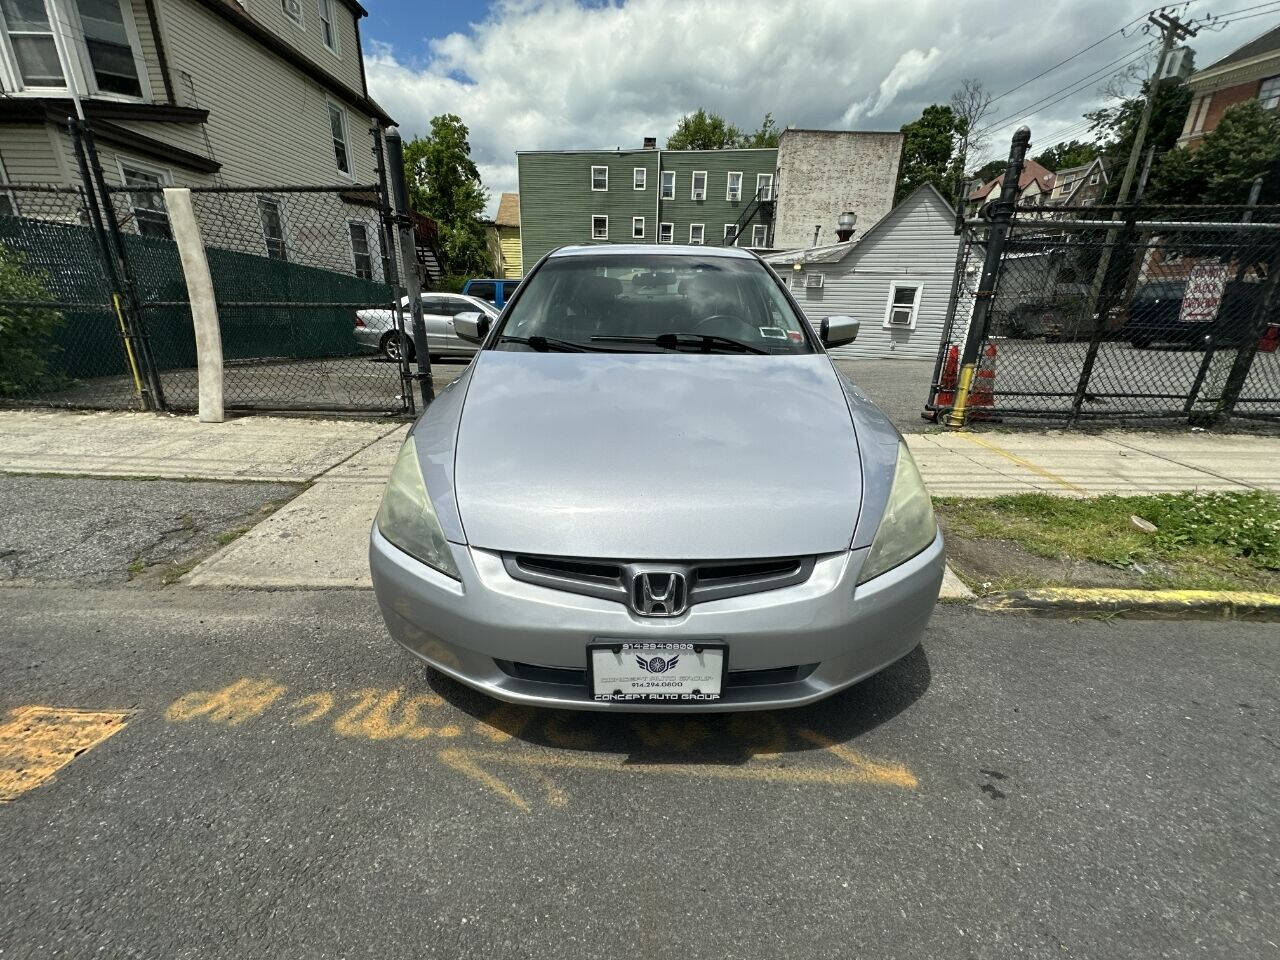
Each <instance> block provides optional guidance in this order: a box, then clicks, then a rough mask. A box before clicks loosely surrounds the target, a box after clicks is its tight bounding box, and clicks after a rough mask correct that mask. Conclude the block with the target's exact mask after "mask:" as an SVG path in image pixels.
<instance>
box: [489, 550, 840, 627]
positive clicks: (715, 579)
mask: <svg viewBox="0 0 1280 960" xmlns="http://www.w3.org/2000/svg"><path fill="white" fill-rule="evenodd" d="M814 559H815V558H813V557H768V558H765V559H752V560H702V561H694V562H689V561H671V562H656V561H643V562H640V561H625V560H595V559H589V558H582V557H548V556H540V555H537V554H528V553H507V554H503V555H502V562H503V565H504V566H505V567H506V570H507V573H508V574H510V575H511V577H512V578H513V579H515V580H521V581H524V582H525V583H536V584H538V585H539V586H543V587H550V588H551V589H553V590H563V591H565V592H566V593H578V594H583V595H585V596H589V597H600V598H602V599H604V600H615V601H617V602H618V603H625V604H627V605H628V606H629V607H630V608H631V610H633V611H634V612H636V613H639V614H641V615H646V616H672V615H677V614H679V613H683V612H684V610H685V609H687V607H691V606H693V605H694V604H697V603H706V602H707V601H709V600H722V599H724V598H726V597H741V596H746V595H747V594H752V593H763V592H764V591H766V590H777V589H779V588H781V587H789V586H792V585H794V584H797V583H803V582H804V581H806V580H808V579H809V575H810V574H811V573H813V565H814ZM673 575H674V576H675V577H677V578H683V580H682V581H681V585H682V588H681V589H678V590H676V591H675V595H676V596H677V597H678V599H679V601H680V602H679V603H678V604H677V606H678V609H676V610H674V611H673V610H672V609H671V608H670V605H669V604H668V605H667V606H665V607H663V608H662V609H661V611H660V612H659V611H658V610H657V609H653V608H652V606H653V605H652V604H650V609H646V608H645V606H644V594H645V590H644V582H643V580H644V578H649V585H650V586H651V587H652V586H656V588H657V589H658V590H659V591H665V590H666V588H667V585H668V578H670V577H671V576H673ZM655 578H656V579H655Z"/></svg>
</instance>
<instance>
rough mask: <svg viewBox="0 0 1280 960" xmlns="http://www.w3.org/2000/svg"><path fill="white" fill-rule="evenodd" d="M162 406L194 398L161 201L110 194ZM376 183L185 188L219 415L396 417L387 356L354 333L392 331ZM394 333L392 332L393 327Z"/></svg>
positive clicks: (178, 271) (395, 366)
mask: <svg viewBox="0 0 1280 960" xmlns="http://www.w3.org/2000/svg"><path fill="white" fill-rule="evenodd" d="M107 192H108V195H109V196H110V199H111V206H112V211H113V214H114V216H115V217H116V222H117V224H118V225H119V228H120V231H121V233H122V235H123V240H124V245H125V246H126V248H127V249H128V251H129V262H130V266H131V269H132V271H133V275H134V280H135V284H136V289H137V293H138V299H139V303H140V312H141V315H142V322H143V326H144V327H145V328H146V330H147V333H148V336H149V338H150V342H151V349H152V352H153V354H154V356H155V358H156V363H157V365H158V367H159V369H160V378H161V381H162V383H163V385H164V394H165V397H166V401H167V403H168V405H169V406H170V408H171V409H178V410H187V409H194V408H195V406H196V404H197V400H198V389H197V380H196V371H195V340H194V334H193V329H192V321H191V308H190V304H189V303H188V301H187V292H186V285H185V280H184V278H183V274H182V267H181V263H180V261H179V256H178V251H177V246H176V244H175V243H174V242H173V240H172V234H171V232H170V226H169V222H168V215H167V212H166V210H165V206H164V201H163V195H162V194H161V192H160V191H159V190H156V189H154V188H152V189H146V188H137V187H124V188H116V187H112V188H108V191H107ZM379 196H380V194H379V191H378V188H377V187H376V186H353V187H332V186H323V187H321V186H292V187H289V186H285V187H281V186H272V187H196V188H192V191H191V198H192V208H193V210H194V212H195V215H196V221H197V225H198V227H199V230H200V234H201V238H202V240H203V242H204V246H205V254H206V257H207V259H208V262H209V272H210V275H211V277H212V280H213V288H214V292H215V296H216V298H217V305H218V317H219V325H220V328H221V334H222V352H223V360H224V366H223V396H224V400H225V404H226V407H227V409H230V410H235V409H241V410H334V411H367V412H381V413H400V412H403V410H404V408H405V403H404V398H403V394H404V386H403V384H404V382H405V381H404V376H403V374H404V370H403V369H402V361H401V360H400V359H399V357H395V358H392V357H391V356H389V355H388V354H389V353H390V351H385V350H383V349H382V344H381V342H380V341H379V339H377V338H370V337H369V336H368V335H367V329H368V328H365V329H364V330H362V329H361V328H360V326H358V324H357V320H358V316H357V315H358V314H361V315H367V312H368V311H373V313H374V315H376V316H377V317H378V318H379V319H381V320H383V321H385V322H386V323H387V325H388V326H389V327H391V328H394V326H395V323H396V318H395V314H394V313H393V310H392V307H393V303H394V293H393V290H394V288H393V286H392V284H391V282H390V278H389V276H388V273H389V271H388V258H389V257H391V256H394V255H395V254H394V251H393V250H392V249H391V248H390V247H389V246H388V245H387V244H386V243H385V242H384V237H385V231H384V229H383V221H382V209H381V206H380V203H379ZM401 322H402V321H401Z"/></svg>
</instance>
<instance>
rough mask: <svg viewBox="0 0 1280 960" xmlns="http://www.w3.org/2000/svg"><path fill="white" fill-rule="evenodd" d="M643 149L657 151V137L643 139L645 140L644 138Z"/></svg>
mask: <svg viewBox="0 0 1280 960" xmlns="http://www.w3.org/2000/svg"><path fill="white" fill-rule="evenodd" d="M644 148H645V149H646V150H657V149H658V138H657V137H645V138H644Z"/></svg>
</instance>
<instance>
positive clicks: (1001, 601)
mask: <svg viewBox="0 0 1280 960" xmlns="http://www.w3.org/2000/svg"><path fill="white" fill-rule="evenodd" d="M974 607H975V609H978V610H986V611H991V612H1015V613H1037V614H1044V615H1047V616H1054V615H1062V614H1072V613H1109V614H1114V615H1119V616H1125V615H1132V616H1137V617H1151V618H1156V619H1161V618H1163V619H1179V618H1194V619H1213V620H1280V594H1274V593H1261V592H1256V591H1248V590H1120V589H1111V588H1106V587H1103V588H1081V587H1043V588H1040V589H1035V590H1010V591H1008V592H1006V593H995V594H991V595H990V596H986V597H983V598H982V599H981V600H979V601H978V602H977V603H976V604H974Z"/></svg>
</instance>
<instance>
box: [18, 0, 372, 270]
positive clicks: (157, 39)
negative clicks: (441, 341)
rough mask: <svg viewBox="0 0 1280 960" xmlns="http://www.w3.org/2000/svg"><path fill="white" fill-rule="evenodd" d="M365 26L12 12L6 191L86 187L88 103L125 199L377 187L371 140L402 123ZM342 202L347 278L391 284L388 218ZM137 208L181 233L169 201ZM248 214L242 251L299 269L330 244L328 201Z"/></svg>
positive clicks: (218, 5) (186, 7) (107, 167)
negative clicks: (83, 134) (377, 84)
mask: <svg viewBox="0 0 1280 960" xmlns="http://www.w3.org/2000/svg"><path fill="white" fill-rule="evenodd" d="M366 15H367V11H366V10H365V9H364V7H362V6H361V5H360V4H359V3H358V2H356V0H240V2H237V0H24V2H22V3H18V2H12V0H11V2H3V3H0V87H3V91H2V94H0V178H5V179H7V180H9V181H12V182H21V183H55V184H78V183H79V173H78V169H77V162H76V156H75V152H74V148H73V145H72V140H71V137H70V135H69V133H68V131H67V126H66V120H67V118H68V117H70V116H72V115H74V105H73V102H72V99H71V96H72V94H73V93H76V94H79V96H80V98H81V100H82V103H83V109H84V113H85V116H86V118H87V119H88V120H89V122H90V123H91V125H92V128H93V131H94V136H95V139H96V142H97V145H98V150H99V155H100V157H101V160H102V167H103V172H104V176H105V178H106V180H107V182H108V184H109V185H112V186H120V185H129V186H138V187H149V186H153V185H154V186H168V185H176V186H213V185H224V186H258V185H290V184H294V185H302V184H332V185H341V184H347V183H349V184H352V185H353V186H354V185H357V184H370V183H375V182H376V181H377V172H376V169H375V164H374V159H373V155H372V152H371V147H372V145H373V139H372V136H373V135H372V134H371V133H370V130H371V128H373V127H377V128H380V129H381V128H385V127H387V126H389V125H390V124H391V123H392V120H391V118H390V117H389V116H387V114H386V113H385V112H384V111H383V110H382V109H381V108H380V107H379V106H378V105H377V104H376V103H374V102H373V101H372V100H371V99H370V98H369V93H368V88H367V86H366V84H365V77H364V60H363V56H362V54H361V45H360V20H361V18H363V17H364V16H366ZM379 135H380V134H379ZM332 196H333V209H332V210H331V211H329V214H328V215H326V217H325V218H324V219H326V221H327V220H328V216H329V215H331V222H325V223H324V224H323V229H325V230H332V231H336V232H337V233H339V234H341V237H340V238H335V241H334V245H333V246H334V251H335V253H334V256H335V258H337V260H338V261H342V262H336V263H335V266H336V267H341V266H344V264H345V268H346V270H347V271H348V272H350V271H352V270H353V269H354V270H355V272H356V273H358V274H360V275H371V274H374V273H380V271H381V264H380V262H379V261H380V257H379V256H378V251H377V247H378V236H379V222H378V216H377V212H376V210H375V209H372V208H370V206H369V205H368V204H367V203H365V204H362V203H360V202H358V200H359V196H358V195H352V197H348V198H346V199H344V200H341V201H340V200H338V199H337V195H336V194H334V195H332ZM352 199H354V200H355V201H357V202H349V201H351V200H352ZM127 202H129V203H131V204H132V205H133V206H134V211H133V212H134V214H135V216H134V217H133V218H132V223H133V224H134V225H135V226H136V228H137V229H138V230H139V232H143V233H146V232H157V233H165V232H167V229H168V224H167V219H166V218H165V215H164V211H163V205H162V204H161V202H160V199H159V195H158V194H156V195H150V194H132V195H129V196H128V197H127ZM291 204H295V205H297V206H298V207H299V209H298V210H296V211H295V215H293V216H291V211H290V205H291ZM242 206H244V207H245V213H244V218H243V219H244V220H245V224H244V231H245V232H246V233H247V236H245V237H236V238H235V239H234V241H232V242H229V243H228V245H230V246H236V247H244V248H246V249H251V250H256V251H257V252H262V253H265V254H266V255H268V256H279V257H282V258H286V259H288V258H289V250H290V247H291V246H296V245H298V244H307V243H312V241H314V237H313V236H309V235H308V234H307V232H308V231H311V232H312V233H314V231H316V230H317V229H321V227H320V225H319V224H318V223H317V212H316V209H315V207H316V202H315V201H314V200H313V201H310V202H309V205H308V206H307V209H306V210H305V211H303V210H302V209H301V206H302V202H301V198H299V197H293V198H291V197H290V196H289V195H287V194H272V193H271V192H270V191H264V192H263V193H262V194H261V195H247V196H246V198H245V200H244V201H243V203H242ZM33 215H34V214H33ZM233 232H234V231H233ZM339 240H340V242H339ZM313 245H314V244H313Z"/></svg>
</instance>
